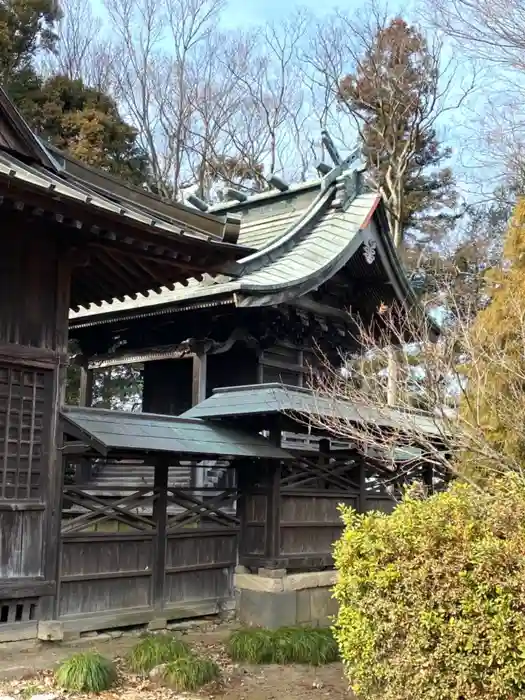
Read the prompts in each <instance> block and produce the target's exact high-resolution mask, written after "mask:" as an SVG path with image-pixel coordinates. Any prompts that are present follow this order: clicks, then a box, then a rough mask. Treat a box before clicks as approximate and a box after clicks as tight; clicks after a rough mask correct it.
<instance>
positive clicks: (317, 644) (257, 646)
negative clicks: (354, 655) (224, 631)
mask: <svg viewBox="0 0 525 700" xmlns="http://www.w3.org/2000/svg"><path fill="white" fill-rule="evenodd" d="M228 653H229V655H230V656H231V658H232V659H233V660H234V661H243V662H245V663H250V664H293V663H295V664H311V665H313V666H319V665H321V664H327V663H332V662H333V661H336V660H337V659H338V656H339V653H338V648H337V643H336V641H335V639H334V636H333V634H332V631H331V630H329V629H322V628H315V629H314V628H309V627H282V628H281V629H278V630H264V629H247V630H237V631H236V632H232V634H231V635H230V638H229V640H228Z"/></svg>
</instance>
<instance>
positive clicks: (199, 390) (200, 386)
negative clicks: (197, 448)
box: [191, 348, 208, 488]
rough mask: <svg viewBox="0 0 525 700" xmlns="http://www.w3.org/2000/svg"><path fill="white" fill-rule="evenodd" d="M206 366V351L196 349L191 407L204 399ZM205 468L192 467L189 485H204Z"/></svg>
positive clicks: (196, 486) (197, 486)
mask: <svg viewBox="0 0 525 700" xmlns="http://www.w3.org/2000/svg"><path fill="white" fill-rule="evenodd" d="M207 366H208V356H207V354H206V350H204V349H200V348H198V349H196V352H195V354H194V355H193V367H192V379H191V405H192V406H196V405H197V404H199V403H201V401H204V399H205V398H206V374H207ZM205 469H206V467H193V469H192V470H191V485H192V486H193V487H195V488H200V487H202V486H203V485H204V478H205V474H204V470H205Z"/></svg>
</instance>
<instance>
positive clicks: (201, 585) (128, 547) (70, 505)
mask: <svg viewBox="0 0 525 700" xmlns="http://www.w3.org/2000/svg"><path fill="white" fill-rule="evenodd" d="M170 464H171V463H170V462H169V461H168V460H164V463H163V464H161V465H160V466H157V467H156V470H155V483H154V485H153V486H152V485H149V486H147V485H146V486H144V487H140V488H139V487H125V488H122V487H119V492H118V493H109V492H108V491H110V489H108V487H107V486H105V487H93V485H92V484H90V483H85V484H75V485H69V486H67V487H65V490H64V506H65V509H64V511H63V516H62V528H61V542H62V547H61V563H60V584H59V596H58V598H59V600H58V611H57V612H58V617H59V619H60V620H61V621H62V622H63V623H64V624H65V625H66V627H69V628H70V629H75V630H77V631H78V630H79V631H82V630H90V629H104V628H111V627H119V626H126V625H131V624H138V623H144V622H148V621H151V620H152V619H164V620H173V619H180V618H189V617H192V616H194V615H201V614H212V613H216V612H218V611H219V608H220V605H221V603H222V602H223V601H226V600H229V599H231V598H232V595H233V591H232V582H233V568H234V567H235V565H236V562H237V538H238V520H237V518H236V516H235V511H234V510H233V509H232V507H231V506H232V503H233V501H234V499H235V495H236V492H235V490H234V489H231V490H228V489H225V490H224V491H223V492H222V493H221V491H214V492H213V496H210V495H208V496H207V494H206V493H203V492H202V491H198V492H196V491H195V490H194V489H191V488H188V489H170V488H168V487H167V469H168V467H169V466H170ZM121 466H122V469H123V470H125V469H126V466H125V463H122V464H121ZM219 494H220V495H221V498H222V500H221V503H222V505H223V506H228V504H229V505H230V508H229V509H226V512H220V511H219V512H216V511H215V510H214V509H213V506H212V505H210V510H208V503H210V500H209V499H210V498H211V499H212V500H213V501H216V500H217V498H218V496H219Z"/></svg>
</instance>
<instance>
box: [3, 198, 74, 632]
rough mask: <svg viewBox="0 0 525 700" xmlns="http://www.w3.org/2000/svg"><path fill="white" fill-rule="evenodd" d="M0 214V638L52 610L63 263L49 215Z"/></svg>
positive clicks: (63, 328)
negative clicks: (44, 218) (8, 627)
mask: <svg viewBox="0 0 525 700" xmlns="http://www.w3.org/2000/svg"><path fill="white" fill-rule="evenodd" d="M0 216H1V217H2V229H1V233H0V245H1V246H2V250H1V252H0V533H1V538H0V608H1V609H2V610H3V611H4V612H3V613H0V620H1V621H2V622H0V638H1V633H2V631H3V630H5V627H2V625H4V626H5V625H12V624H17V625H22V626H23V625H30V626H31V625H34V624H36V623H35V622H34V621H35V620H36V619H37V618H38V617H44V618H45V617H50V616H52V614H53V596H52V595H49V594H50V593H54V582H55V581H56V556H57V540H58V532H57V530H56V527H57V521H58V511H57V508H56V506H59V503H60V481H59V479H60V468H59V467H58V466H57V465H56V463H55V445H56V430H57V418H58V410H59V404H60V395H59V387H60V379H61V375H62V373H63V371H64V370H65V360H66V351H67V312H68V306H69V304H68V295H69V270H68V264H67V262H66V261H65V260H64V261H63V262H61V261H60V260H61V257H62V258H63V257H64V256H63V250H64V248H63V245H61V244H60V242H59V241H58V239H57V237H55V236H54V235H53V234H52V233H51V232H50V229H51V230H52V224H51V223H49V222H48V224H47V227H46V226H44V225H43V224H42V222H41V220H40V219H39V218H35V219H31V218H30V217H25V216H24V215H23V213H21V212H14V211H12V212H9V211H6V212H4V211H2V208H1V207H0ZM50 504H53V506H55V509H54V513H55V516H54V515H53V507H49V506H50Z"/></svg>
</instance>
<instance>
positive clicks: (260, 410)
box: [182, 383, 443, 438]
mask: <svg viewBox="0 0 525 700" xmlns="http://www.w3.org/2000/svg"><path fill="white" fill-rule="evenodd" d="M277 413H283V414H288V415H291V416H293V415H296V416H297V417H298V418H299V419H301V418H303V419H304V420H305V422H308V419H309V417H310V418H313V417H314V416H317V417H319V418H320V419H321V420H323V419H327V418H332V417H333V418H334V419H335V420H336V421H337V420H340V421H345V420H346V421H350V422H352V423H369V424H371V425H377V426H378V427H381V428H386V429H392V430H394V431H399V432H414V431H419V432H421V433H424V434H426V435H427V436H430V437H436V438H442V437H443V430H442V428H441V426H440V425H439V419H438V418H436V417H435V416H433V415H431V414H430V413H425V412H423V411H417V410H413V411H408V410H403V411H401V410H397V409H394V408H390V407H388V406H385V407H381V408H376V407H374V406H359V405H357V404H354V403H350V402H349V401H343V400H341V399H336V398H330V397H328V396H322V395H317V394H316V393H315V392H313V391H312V390H310V389H304V388H301V387H297V386H288V385H286V384H279V383H274V384H253V385H246V386H236V387H224V388H220V389H215V391H214V392H213V394H212V396H210V397H209V398H208V399H206V400H205V401H202V402H201V403H200V404H198V405H197V406H194V407H193V408H191V409H190V410H189V411H186V412H185V413H183V414H182V415H183V417H184V418H201V419H207V420H220V419H230V420H231V419H235V418H246V417H248V416H256V415H259V416H262V415H270V414H277Z"/></svg>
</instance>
